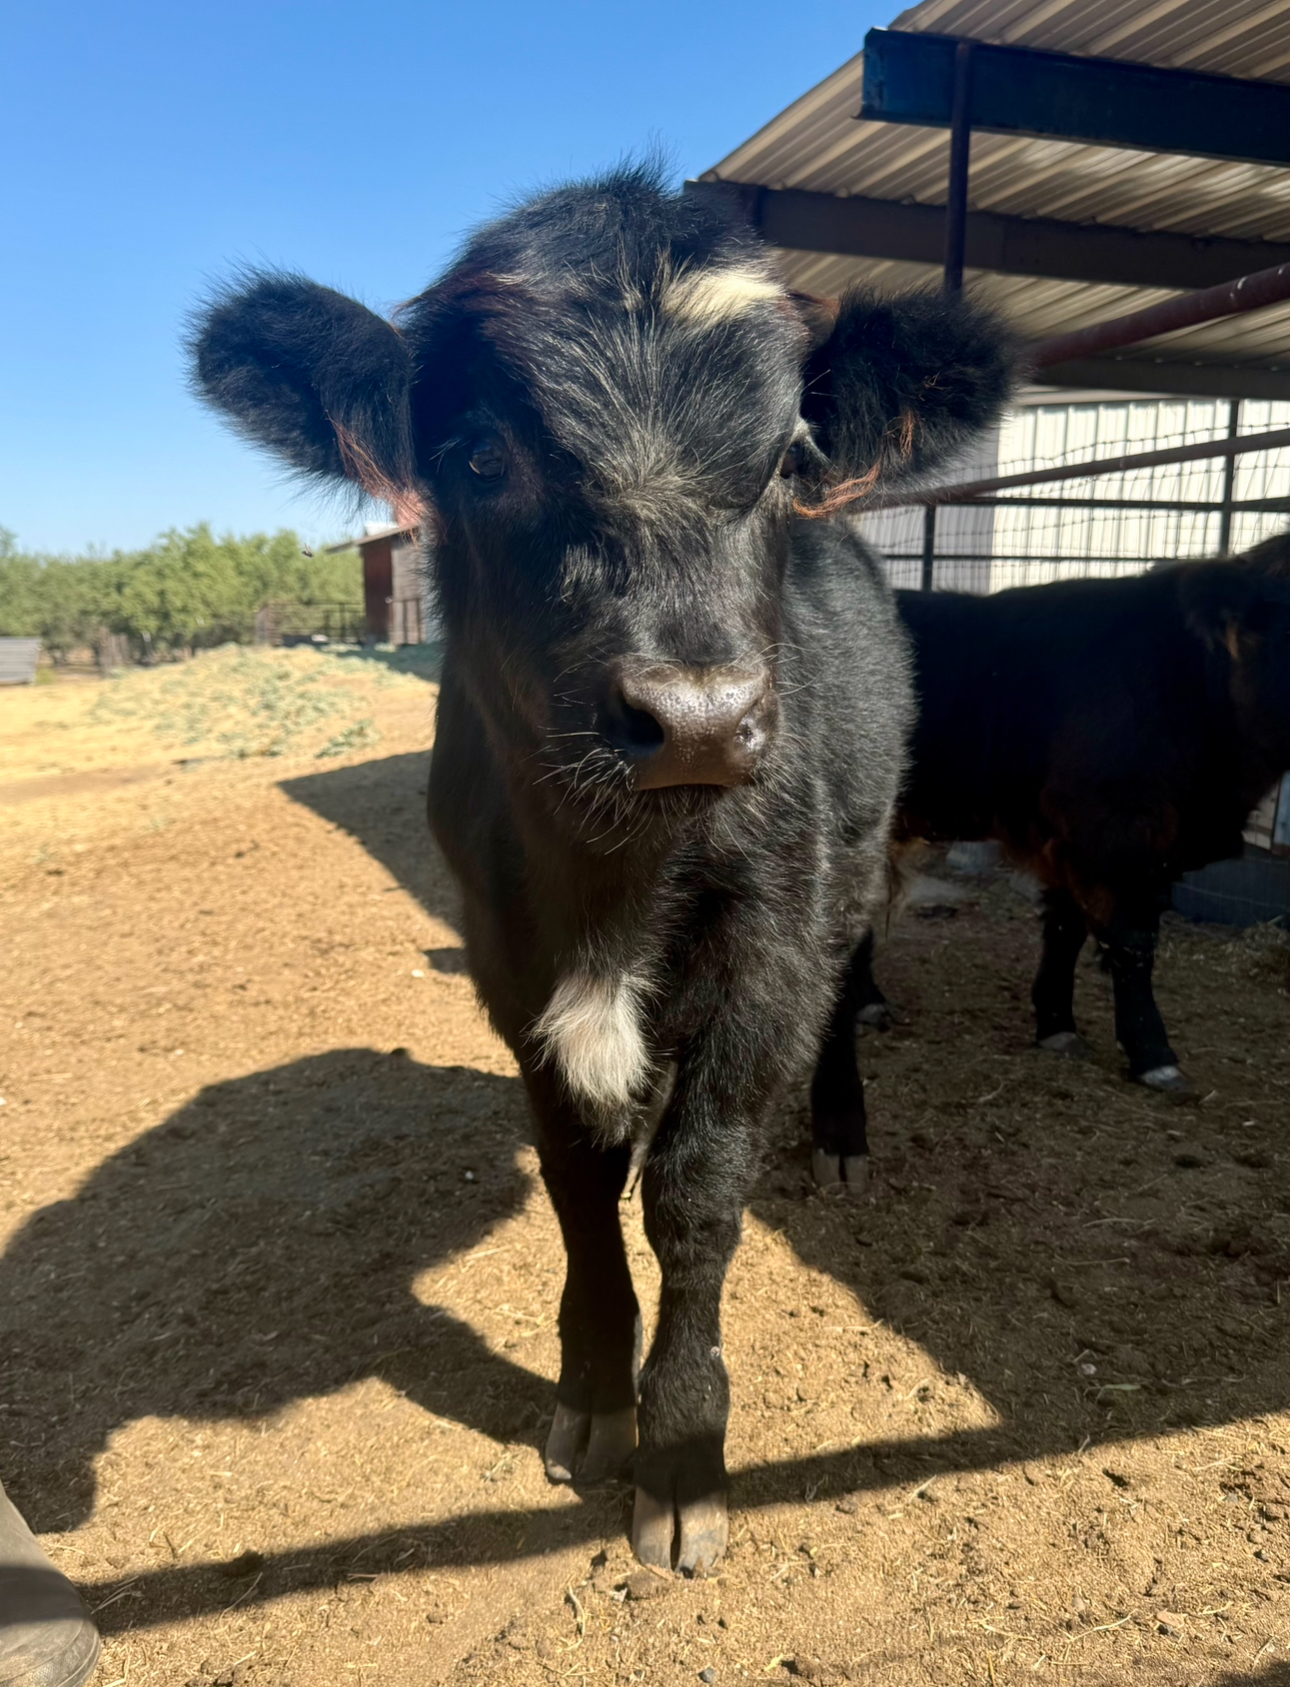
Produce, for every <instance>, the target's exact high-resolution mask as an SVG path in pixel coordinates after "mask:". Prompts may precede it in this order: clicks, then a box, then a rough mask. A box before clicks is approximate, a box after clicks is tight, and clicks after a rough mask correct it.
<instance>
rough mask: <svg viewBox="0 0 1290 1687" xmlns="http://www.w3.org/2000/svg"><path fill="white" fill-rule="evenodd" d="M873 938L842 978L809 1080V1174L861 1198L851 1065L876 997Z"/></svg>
mask: <svg viewBox="0 0 1290 1687" xmlns="http://www.w3.org/2000/svg"><path fill="white" fill-rule="evenodd" d="M872 963H873V933H872V932H870V933H869V934H868V935H867V936H866V937H865V938H864V940H863V942H861V943H860V944H859V946H858V947H857V948H856V951H855V953H854V954H853V955H852V957H851V960H850V963H849V964H848V966H847V970H846V972H845V974H844V975H843V979H842V988H841V990H840V992H839V994H838V999H837V1002H836V1003H835V1004H834V1008H833V1016H832V1018H831V1019H830V1020H829V1027H828V1030H827V1031H826V1032H825V1033H824V1041H823V1043H822V1044H821V1045H820V1057H819V1060H818V1062H817V1063H816V1067H815V1076H814V1078H813V1079H812V1081H811V1139H812V1148H811V1172H812V1175H813V1176H814V1178H815V1181H816V1183H817V1184H818V1185H819V1186H820V1188H821V1189H824V1190H827V1191H828V1192H829V1193H830V1194H838V1195H849V1196H850V1197H851V1198H852V1199H855V1198H856V1197H857V1196H859V1195H860V1194H862V1193H863V1191H864V1189H865V1186H866V1184H867V1183H868V1181H869V1140H868V1137H867V1136H866V1134H865V1111H864V1079H863V1078H862V1077H861V1076H860V1067H859V1064H858V1063H857V1061H856V1021H857V1019H858V1018H859V1016H860V1014H861V1013H862V1011H863V1010H864V1008H865V1006H866V1004H868V1003H871V1002H872V1000H873V998H874V996H875V994H876V996H877V998H878V999H879V1000H881V999H882V992H881V990H879V989H878V986H877V984H876V983H875V982H874V976H873V964H872Z"/></svg>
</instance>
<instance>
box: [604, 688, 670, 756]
mask: <svg viewBox="0 0 1290 1687" xmlns="http://www.w3.org/2000/svg"><path fill="white" fill-rule="evenodd" d="M601 732H602V733H603V735H604V737H605V738H606V739H607V740H608V741H609V743H610V744H612V745H613V747H614V749H616V750H618V751H620V752H621V753H622V754H623V755H626V756H629V757H632V758H633V759H636V760H639V759H640V758H641V757H643V756H652V755H653V754H654V753H655V751H657V750H661V749H662V748H663V745H664V743H665V741H666V739H667V733H666V731H665V730H664V728H663V726H662V724H661V722H659V721H658V720H657V719H656V718H655V716H654V715H652V714H651V713H650V712H649V710H648V709H642V708H640V707H638V706H637V705H636V704H634V703H629V702H628V701H627V698H626V697H625V696H624V695H623V692H622V689H621V688H615V689H614V690H613V691H612V692H611V693H610V695H609V698H608V700H607V701H606V703H605V706H604V711H603V719H602V722H601Z"/></svg>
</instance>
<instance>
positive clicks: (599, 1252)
mask: <svg viewBox="0 0 1290 1687" xmlns="http://www.w3.org/2000/svg"><path fill="white" fill-rule="evenodd" d="M525 1076H526V1079H527V1081H528V1087H529V1094H530V1097H531V1099H532V1102H533V1111H534V1115H535V1117H536V1121H537V1137H538V1158H539V1161H540V1163H541V1167H542V1177H543V1181H544V1182H545V1183H546V1187H547V1191H548V1193H549V1194H550V1196H551V1204H552V1206H553V1207H554V1208H555V1212H556V1217H557V1218H558V1219H559V1221H560V1231H561V1234H562V1235H563V1238H564V1247H565V1254H566V1257H567V1267H566V1273H565V1283H564V1293H563V1295H562V1296H561V1299H560V1380H559V1383H558V1384H557V1385H556V1408H555V1417H554V1419H553V1421H552V1424H551V1429H550V1433H549V1434H548V1436H547V1440H546V1447H545V1449H544V1452H543V1459H544V1462H545V1464H546V1473H547V1475H548V1476H549V1477H550V1479H551V1480H552V1481H553V1482H572V1481H574V1480H577V1481H579V1482H581V1483H587V1484H592V1483H596V1482H603V1481H607V1480H609V1479H611V1478H612V1477H614V1476H616V1475H617V1474H618V1473H619V1472H620V1471H621V1470H622V1468H623V1466H624V1465H625V1464H626V1463H627V1461H628V1460H629V1459H630V1458H631V1455H632V1453H633V1451H634V1449H635V1446H636V1365H637V1360H638V1355H639V1347H640V1313H639V1308H638V1306H637V1302H636V1294H635V1291H634V1289H633V1288H632V1279H631V1271H630V1268H629V1266H628V1264H627V1255H626V1251H625V1250H624V1248H623V1236H622V1230H621V1228H620V1226H619V1221H618V1200H619V1196H620V1195H621V1194H622V1192H623V1187H624V1185H625V1183H626V1181H627V1173H628V1169H629V1165H630V1161H631V1150H630V1147H629V1146H627V1145H615V1146H609V1147H605V1146H602V1145H601V1144H600V1143H599V1142H597V1140H596V1139H595V1138H594V1136H593V1135H592V1134H591V1133H590V1132H589V1131H588V1130H587V1128H586V1126H585V1125H584V1124H583V1122H582V1121H581V1120H580V1119H579V1117H578V1116H577V1114H576V1111H575V1110H574V1109H573V1108H572V1107H571V1106H570V1104H569V1102H568V1101H567V1100H566V1099H565V1098H564V1097H563V1096H562V1095H561V1094H560V1092H559V1090H558V1087H557V1085H556V1083H555V1081H554V1080H553V1079H552V1078H551V1076H550V1074H549V1073H548V1072H547V1071H545V1070H544V1069H539V1070H537V1071H535V1072H531V1073H526V1074H525Z"/></svg>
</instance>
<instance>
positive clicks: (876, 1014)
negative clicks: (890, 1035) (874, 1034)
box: [848, 932, 895, 1031]
mask: <svg viewBox="0 0 1290 1687" xmlns="http://www.w3.org/2000/svg"><path fill="white" fill-rule="evenodd" d="M851 969H852V970H854V973H855V980H854V983H855V991H856V1018H857V1019H858V1020H859V1022H860V1024H861V1025H871V1026H872V1027H873V1028H874V1030H875V1031H889V1030H890V1029H891V1027H892V1025H893V1024H894V1023H895V1017H894V1015H893V1014H892V1011H891V1003H890V1002H889V1001H888V1000H887V998H886V996H885V995H884V993H883V990H882V986H881V985H880V984H879V983H878V980H877V979H876V978H875V977H874V975H873V933H872V932H868V933H867V934H866V935H865V936H864V937H863V938H862V939H861V941H860V944H859V946H858V947H857V949H856V952H855V954H854V955H853V956H852V959H851ZM850 976H851V974H850V972H848V978H850Z"/></svg>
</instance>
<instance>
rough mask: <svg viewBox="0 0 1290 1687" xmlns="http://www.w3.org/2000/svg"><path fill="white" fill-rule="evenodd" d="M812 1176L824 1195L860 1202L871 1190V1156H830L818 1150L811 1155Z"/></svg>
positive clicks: (822, 1150)
mask: <svg viewBox="0 0 1290 1687" xmlns="http://www.w3.org/2000/svg"><path fill="white" fill-rule="evenodd" d="M811 1176H812V1177H813V1178H814V1179H815V1186H816V1188H817V1189H819V1190H820V1191H821V1193H822V1194H825V1195H841V1196H842V1197H843V1198H844V1199H846V1200H848V1201H858V1200H859V1199H860V1197H861V1196H862V1195H863V1194H865V1192H866V1191H867V1189H868V1188H869V1156H868V1155H867V1154H830V1153H828V1152H827V1151H826V1150H825V1149H823V1148H817V1149H815V1150H814V1151H813V1153H812V1154H811Z"/></svg>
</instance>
